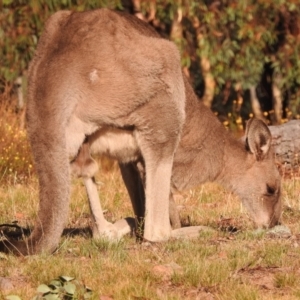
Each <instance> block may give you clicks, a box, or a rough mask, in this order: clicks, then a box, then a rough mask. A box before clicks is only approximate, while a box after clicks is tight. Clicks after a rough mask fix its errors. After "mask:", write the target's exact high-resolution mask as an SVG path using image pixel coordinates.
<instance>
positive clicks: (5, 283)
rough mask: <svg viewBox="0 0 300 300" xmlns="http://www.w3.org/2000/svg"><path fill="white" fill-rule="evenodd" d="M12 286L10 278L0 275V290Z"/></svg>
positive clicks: (5, 289) (7, 289)
mask: <svg viewBox="0 0 300 300" xmlns="http://www.w3.org/2000/svg"><path fill="white" fill-rule="evenodd" d="M13 288H14V285H13V283H12V280H11V279H10V278H5V277H0V290H1V291H9V290H12V289H13Z"/></svg>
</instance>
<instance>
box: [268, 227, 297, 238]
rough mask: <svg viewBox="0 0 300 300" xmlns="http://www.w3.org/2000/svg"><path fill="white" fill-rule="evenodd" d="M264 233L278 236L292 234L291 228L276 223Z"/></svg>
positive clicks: (283, 236)
mask: <svg viewBox="0 0 300 300" xmlns="http://www.w3.org/2000/svg"><path fill="white" fill-rule="evenodd" d="M266 235H268V236H271V237H278V238H289V237H291V235H292V232H291V230H290V229H289V228H288V227H287V226H285V225H277V226H274V227H273V228H271V229H268V230H267V231H266Z"/></svg>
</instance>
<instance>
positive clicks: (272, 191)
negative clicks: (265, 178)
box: [267, 184, 276, 195]
mask: <svg viewBox="0 0 300 300" xmlns="http://www.w3.org/2000/svg"><path fill="white" fill-rule="evenodd" d="M275 192H276V188H275V187H273V186H270V185H268V184H267V194H268V195H274V194H275Z"/></svg>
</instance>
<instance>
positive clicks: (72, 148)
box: [5, 9, 281, 254]
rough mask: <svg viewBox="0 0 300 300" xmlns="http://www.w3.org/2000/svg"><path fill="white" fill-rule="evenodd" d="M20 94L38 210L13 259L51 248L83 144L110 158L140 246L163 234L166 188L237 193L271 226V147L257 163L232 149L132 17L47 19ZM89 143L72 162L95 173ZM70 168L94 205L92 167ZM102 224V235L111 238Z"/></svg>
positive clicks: (167, 52) (169, 57)
mask: <svg viewBox="0 0 300 300" xmlns="http://www.w3.org/2000/svg"><path fill="white" fill-rule="evenodd" d="M28 92H29V93H28V108H27V121H28V134H29V138H30V142H31V146H32V151H33V155H34V160H35V166H36V169H37V173H38V177H39V183H40V206H39V212H38V218H37V221H36V223H35V227H34V231H33V233H32V234H31V236H30V237H29V239H28V240H26V241H25V242H16V241H14V242H11V243H6V244H5V246H6V247H7V249H9V250H10V251H13V252H15V253H22V254H29V253H37V252H42V251H47V252H51V251H53V250H54V249H55V248H56V247H57V245H58V242H59V238H60V235H61V233H62V230H63V228H64V225H65V222H66V220H67V215H68V203H69V193H70V191H69V189H70V172H69V157H75V156H76V155H77V152H78V150H79V148H80V147H81V145H82V144H83V142H84V141H85V139H86V137H87V138H88V141H89V145H88V147H90V151H91V153H102V154H105V155H108V156H111V157H113V158H116V159H118V160H119V163H120V167H121V171H122V175H123V178H124V182H125V184H126V186H127V188H128V191H129V194H130V197H131V200H132V203H133V207H134V210H135V213H136V215H137V217H138V218H144V217H145V218H144V237H145V239H147V240H150V241H160V240H166V239H168V238H169V237H170V234H171V228H170V222H169V198H170V199H171V200H172V193H171V192H172V191H174V190H182V189H187V188H191V187H194V186H196V185H198V184H200V183H203V182H205V181H217V182H220V183H222V184H224V185H225V186H227V187H228V188H229V189H231V190H232V191H234V192H236V193H237V194H238V195H239V196H240V197H241V199H242V201H243V203H244V204H245V206H246V207H247V208H248V209H249V211H250V212H251V214H252V215H253V217H254V219H255V221H256V222H257V223H258V224H259V225H265V226H273V225H274V224H276V223H277V221H278V219H279V217H280V214H281V202H280V176H279V174H278V171H277V169H276V167H275V164H274V157H273V153H272V150H271V149H267V151H265V152H266V154H265V156H264V157H263V159H258V157H257V156H256V155H254V154H253V153H251V152H250V151H247V150H246V147H245V144H242V143H241V142H239V141H236V140H235V139H234V138H233V137H232V136H231V135H230V134H229V133H228V132H227V131H226V130H225V129H224V127H223V125H222V124H220V122H219V121H218V120H217V118H216V117H215V116H214V115H213V114H212V112H211V111H210V110H209V109H207V108H206V107H204V105H203V104H202V103H201V102H199V101H198V99H197V97H196V96H195V94H194V92H193V90H192V88H191V86H190V84H189V83H188V81H187V80H186V79H185V78H184V77H183V75H182V72H181V67H180V58H179V54H178V51H177V49H176V47H175V45H174V44H173V43H171V42H169V41H166V40H164V39H162V38H160V37H159V36H158V35H157V34H156V33H155V31H153V29H152V28H151V27H150V26H148V25H147V24H145V23H143V22H142V21H140V20H138V19H137V18H135V17H132V16H129V15H126V14H120V13H116V12H113V11H110V10H107V9H101V10H95V11H90V12H82V13H71V12H67V11H63V12H57V13H55V14H54V15H53V16H52V17H51V18H50V19H49V20H48V22H47V24H46V26H45V30H44V33H43V34H42V36H41V38H40V41H39V44H38V47H37V50H36V54H35V57H34V59H33V61H32V63H31V67H30V70H29V88H28ZM258 130H259V127H258ZM248 132H249V135H251V134H255V132H256V130H253V131H252V130H249V131H248ZM266 138H267V137H266ZM249 139H251V137H249ZM254 140H255V141H256V139H254ZM86 146H87V145H85V144H84V145H83V146H82V148H81V151H79V155H78V157H77V159H75V160H74V162H73V163H75V164H76V163H78V164H80V159H81V158H82V157H81V154H80V153H81V152H82V151H85V153H83V160H81V163H83V165H84V162H85V160H84V157H85V156H86V157H88V159H89V166H93V161H92V160H91V158H90V157H89V150H87V148H86ZM87 153H88V154H87ZM77 167H78V166H73V167H72V168H73V169H74V168H75V169H76V168H77ZM76 170H77V171H78V170H79V171H78V172H79V173H80V172H83V173H82V175H84V174H85V175H84V176H87V177H86V178H85V184H86V186H87V190H88V193H90V194H89V195H92V197H97V196H96V194H97V191H96V189H95V188H94V186H93V182H92V177H91V176H93V173H94V171H95V169H94V168H93V167H92V168H91V170H90V171H86V170H83V169H82V170H81V171H80V168H79V169H78V168H77V169H76ZM143 174H144V175H143ZM143 177H144V178H143ZM144 187H145V188H144ZM170 187H171V190H170ZM170 195H171V196H170ZM92 203H93V205H94V204H96V202H95V201H94V202H93V201H91V204H92ZM171 203H172V201H171ZM93 205H91V207H92V212H93V207H94V206H93ZM96 206H97V205H96ZM96 206H95V207H96ZM93 213H94V217H95V222H96V223H97V222H98V221H97V219H99V224H98V225H99V226H98V229H99V230H100V231H101V230H102V228H103V227H101V226H104V227H105V228H106V223H105V220H104V219H103V214H102V210H101V206H100V204H99V205H98V206H97V207H96V208H95V209H94V212H93ZM98 217H99V218H98ZM100 223H101V224H103V225H100ZM107 228H108V230H107V231H106V232H109V233H108V235H110V233H111V230H112V231H113V230H115V229H114V228H112V227H111V224H110V225H108V227H107Z"/></svg>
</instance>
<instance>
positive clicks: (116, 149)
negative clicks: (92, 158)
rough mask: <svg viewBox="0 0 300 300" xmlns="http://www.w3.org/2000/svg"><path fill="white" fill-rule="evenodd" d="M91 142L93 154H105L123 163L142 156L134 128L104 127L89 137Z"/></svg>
mask: <svg viewBox="0 0 300 300" xmlns="http://www.w3.org/2000/svg"><path fill="white" fill-rule="evenodd" d="M89 143H90V151H91V154H92V155H105V156H108V157H110V158H112V159H116V160H118V161H119V162H121V163H128V162H130V161H135V160H137V159H138V158H139V157H140V156H141V153H140V150H139V147H138V144H137V142H136V139H135V137H134V134H133V131H132V130H126V129H119V128H102V129H100V130H98V131H97V132H96V133H94V134H93V135H92V136H90V137H89Z"/></svg>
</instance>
